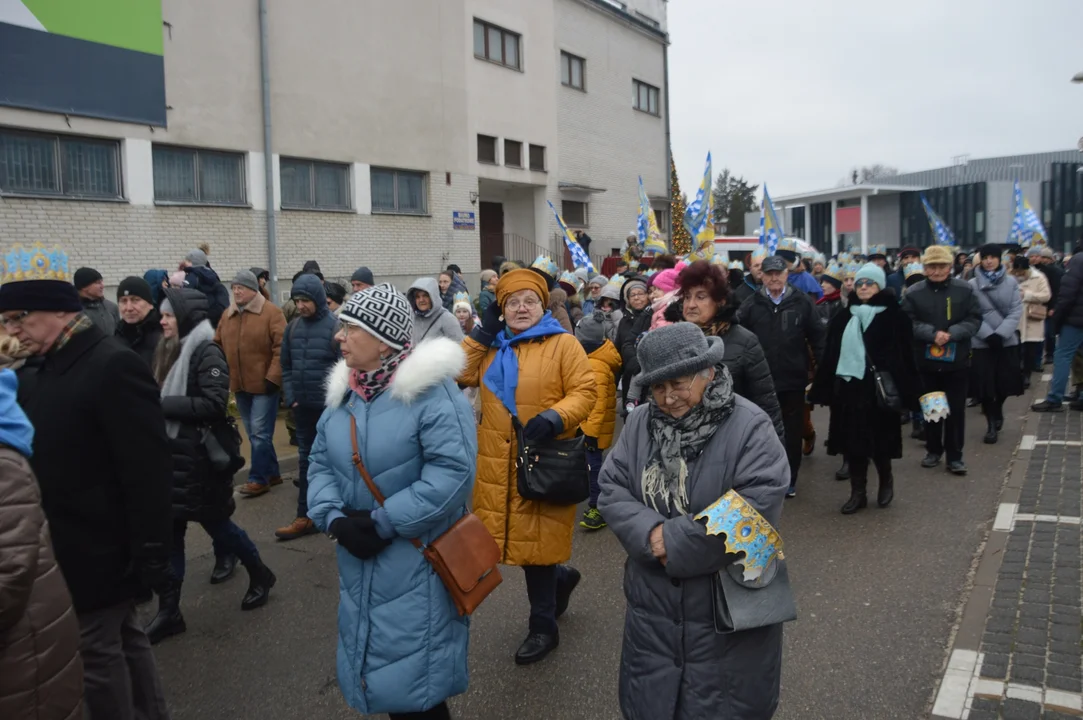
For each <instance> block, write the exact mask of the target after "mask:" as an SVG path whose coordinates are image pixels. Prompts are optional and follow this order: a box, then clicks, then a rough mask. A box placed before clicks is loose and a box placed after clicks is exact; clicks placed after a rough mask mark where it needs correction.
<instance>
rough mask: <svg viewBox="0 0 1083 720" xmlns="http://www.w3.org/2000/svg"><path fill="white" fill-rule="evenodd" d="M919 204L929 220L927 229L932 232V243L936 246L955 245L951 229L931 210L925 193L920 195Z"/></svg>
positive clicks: (931, 207)
mask: <svg viewBox="0 0 1083 720" xmlns="http://www.w3.org/2000/svg"><path fill="white" fill-rule="evenodd" d="M921 204H922V205H923V206H924V207H925V215H926V216H928V218H929V229H930V230H932V231H933V238H934V242H935V243H936V244H937V245H949V246H954V245H955V236H954V235H953V234H952V232H951V228H949V227H948V226H947V225H945V224H944V221H943V220H941V219H940V216H939V215H937V214H936V211H935V210H933V206H932V205H930V204H929V201H928V200H926V199H925V193H922V194H921Z"/></svg>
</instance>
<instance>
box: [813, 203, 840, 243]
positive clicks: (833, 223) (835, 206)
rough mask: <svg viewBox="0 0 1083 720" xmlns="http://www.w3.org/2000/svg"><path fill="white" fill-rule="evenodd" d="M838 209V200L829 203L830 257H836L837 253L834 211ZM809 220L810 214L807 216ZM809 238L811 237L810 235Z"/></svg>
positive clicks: (837, 239) (837, 240)
mask: <svg viewBox="0 0 1083 720" xmlns="http://www.w3.org/2000/svg"><path fill="white" fill-rule="evenodd" d="M809 208H810V209H811V208H812V206H811V205H810V206H809ZM838 209H839V201H838V200H832V201H831V254H832V255H838V253H839V233H838V230H837V226H836V225H835V211H836V210H838ZM809 219H810V220H811V219H812V216H811V214H810V215H809ZM809 237H811V235H810V236H809Z"/></svg>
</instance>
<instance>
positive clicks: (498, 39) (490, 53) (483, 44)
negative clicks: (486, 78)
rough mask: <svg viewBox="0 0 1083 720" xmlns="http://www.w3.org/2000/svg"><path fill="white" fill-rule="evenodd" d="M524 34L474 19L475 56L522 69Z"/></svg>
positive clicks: (515, 68)
mask: <svg viewBox="0 0 1083 720" xmlns="http://www.w3.org/2000/svg"><path fill="white" fill-rule="evenodd" d="M521 39H522V36H521V35H519V34H518V33H513V32H511V31H510V30H505V29H504V28H500V27H497V26H496V25H490V24H489V23H487V22H485V21H483V20H478V19H476V18H475V20H474V57H476V58H480V59H482V60H489V61H490V62H494V63H497V64H499V65H504V66H505V67H510V68H512V69H514V70H520V69H522V67H521V65H520V63H519V43H520V40H521Z"/></svg>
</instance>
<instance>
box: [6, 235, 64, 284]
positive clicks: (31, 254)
mask: <svg viewBox="0 0 1083 720" xmlns="http://www.w3.org/2000/svg"><path fill="white" fill-rule="evenodd" d="M25 280H61V281H63V282H70V281H71V279H70V277H69V275H68V254H67V253H66V252H64V251H63V250H61V249H60V248H59V247H53V248H46V247H44V246H42V245H41V244H40V243H35V244H34V246H33V247H31V248H24V247H22V246H21V245H16V246H15V247H13V248H11V250H9V251H8V252H7V254H6V255H4V276H3V282H4V283H5V284H6V283H9V282H22V281H25Z"/></svg>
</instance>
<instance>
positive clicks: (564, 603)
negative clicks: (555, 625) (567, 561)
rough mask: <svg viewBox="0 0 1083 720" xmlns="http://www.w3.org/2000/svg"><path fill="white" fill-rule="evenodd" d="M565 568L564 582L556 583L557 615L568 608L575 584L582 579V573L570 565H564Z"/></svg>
mask: <svg viewBox="0 0 1083 720" xmlns="http://www.w3.org/2000/svg"><path fill="white" fill-rule="evenodd" d="M565 568H566V574H565V576H564V582H558V583H557V613H556V614H557V617H560V616H561V615H563V614H564V613H565V612H566V611H567V610H568V601H569V600H571V598H572V591H573V590H575V586H576V585H578V584H579V581H580V580H582V579H583V574H582V573H580V572H579V571H578V570H576V569H575V568H573V567H572V566H570V565H566V566H565Z"/></svg>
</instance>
